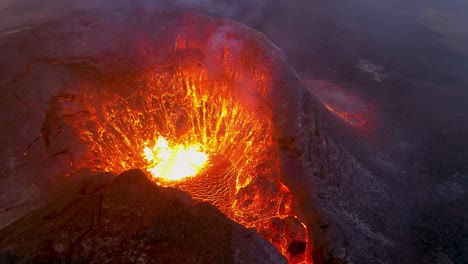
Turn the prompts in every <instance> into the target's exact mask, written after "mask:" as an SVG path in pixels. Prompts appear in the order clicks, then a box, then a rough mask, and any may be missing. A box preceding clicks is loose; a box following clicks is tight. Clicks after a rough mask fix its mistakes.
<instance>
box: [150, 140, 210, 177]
mask: <svg viewBox="0 0 468 264" xmlns="http://www.w3.org/2000/svg"><path fill="white" fill-rule="evenodd" d="M199 148H200V147H199V146H189V147H185V146H183V145H177V146H172V147H171V146H169V143H168V142H167V140H166V139H165V138H164V137H159V138H158V140H157V141H156V144H155V145H154V147H153V148H150V147H145V149H144V154H145V157H146V160H147V161H148V162H149V163H151V164H152V165H151V166H149V167H148V168H147V170H148V171H149V172H150V173H151V174H152V176H153V178H154V179H156V180H160V181H161V182H164V181H168V182H170V181H178V180H183V179H185V178H187V177H194V176H196V175H197V174H198V172H199V171H200V169H202V168H203V166H204V165H205V164H206V162H207V161H208V156H207V154H205V153H203V152H202V151H199V150H198V149H199Z"/></svg>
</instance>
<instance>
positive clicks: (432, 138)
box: [0, 0, 468, 264]
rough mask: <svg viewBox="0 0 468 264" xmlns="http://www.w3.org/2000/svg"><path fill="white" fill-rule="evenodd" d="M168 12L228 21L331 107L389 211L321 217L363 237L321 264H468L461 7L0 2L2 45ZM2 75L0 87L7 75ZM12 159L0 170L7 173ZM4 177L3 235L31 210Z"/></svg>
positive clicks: (465, 39)
mask: <svg viewBox="0 0 468 264" xmlns="http://www.w3.org/2000/svg"><path fill="white" fill-rule="evenodd" d="M166 9H167V10H184V11H193V12H197V13H202V14H205V15H208V16H212V17H222V18H227V19H230V20H234V21H237V22H240V23H242V24H245V25H247V26H248V27H250V28H252V29H254V30H255V31H258V32H261V33H262V34H264V35H265V36H266V38H267V39H268V40H269V41H271V42H272V43H273V44H274V45H275V46H277V47H278V48H279V49H281V50H282V52H284V54H285V55H286V59H287V62H288V63H289V65H290V66H291V68H293V69H294V71H295V73H297V76H298V79H299V82H300V83H301V85H302V86H304V87H306V89H307V91H308V92H309V93H310V94H311V96H312V97H313V98H315V99H316V100H317V102H320V104H321V106H320V107H322V108H323V109H328V112H329V114H330V116H331V118H330V119H326V120H327V121H326V124H327V127H328V128H327V129H328V130H327V131H329V134H330V137H331V138H333V140H335V141H336V142H338V143H337V144H338V145H339V146H341V147H342V149H343V152H346V153H349V155H350V156H351V157H352V160H353V162H356V163H358V164H360V165H359V166H357V167H359V168H360V169H361V167H362V168H364V169H362V170H363V171H364V170H365V171H366V173H367V172H368V173H369V175H372V179H376V182H378V186H379V187H378V188H382V190H384V192H385V194H384V193H383V192H382V193H380V194H379V192H378V191H377V189H375V190H373V191H375V194H372V195H373V196H372V197H373V198H372V199H377V200H378V199H382V200H385V201H386V202H385V204H386V206H387V204H388V207H380V208H379V207H378V206H375V207H374V208H372V206H368V207H366V209H362V210H363V211H366V210H370V211H373V212H372V215H370V214H369V215H367V213H366V212H363V213H362V214H363V219H366V220H365V221H364V220H363V221H362V222H360V221H357V220H356V222H352V221H351V220H349V219H347V218H346V217H349V218H350V219H351V218H353V217H356V218H359V217H360V215H359V214H360V213H357V211H356V215H354V214H353V213H354V212H351V213H350V214H345V213H343V214H342V215H340V216H338V214H336V218H335V219H332V218H333V216H334V215H335V214H334V213H330V210H329V209H328V207H327V206H323V208H321V210H322V209H323V210H324V211H326V213H325V215H327V217H326V218H327V219H330V223H333V222H335V221H336V222H340V221H341V219H345V218H346V219H347V220H346V223H353V224H355V226H356V229H359V230H361V231H362V233H363V235H362V236H360V235H356V233H355V232H354V231H353V230H354V229H352V230H351V229H349V230H348V229H346V227H343V228H341V227H340V228H341V229H336V230H337V231H333V229H332V228H331V229H330V230H331V231H330V232H329V233H328V234H330V235H329V236H327V241H332V242H330V243H331V244H332V245H335V244H336V245H339V246H342V247H343V248H347V247H348V246H349V248H350V249H349V252H348V251H346V253H345V250H342V251H340V249H333V250H334V253H335V254H336V256H337V259H339V261H338V260H334V261H336V262H333V261H332V260H330V259H328V261H327V262H329V263H377V262H374V261H376V260H379V261H380V263H447V264H448V263H460V264H461V263H468V204H467V201H468V1H465V0H453V1H438V0H425V1H423V0H413V1H403V0H387V1H384V0H373V1H371V0H348V1H337V0H328V1H325V0H257V1H253V0H238V1H235V0H232V1H230V0H219V1H215V0H206V1H205V0H174V1H171V0H153V1H151V0H135V1H125V0H116V1H112V0H105V1H92V0H44V1H36V0H0V43H9V42H8V41H9V39H11V38H13V37H14V36H16V34H19V33H20V34H21V32H27V31H28V30H34V29H35V28H36V27H38V26H41V25H43V24H45V23H47V22H49V21H53V20H67V17H68V16H69V15H72V14H76V13H83V14H87V13H89V12H95V11H96V10H104V12H106V13H107V12H108V13H109V14H113V13H119V12H122V13H125V14H127V13H130V12H132V10H146V11H148V10H149V11H151V10H166ZM100 12H101V11H100ZM128 23H129V24H131V21H129V22H128ZM5 45H6V44H5ZM8 53H9V50H2V54H6V55H5V56H7V55H8ZM5 65H7V64H5ZM0 67H2V68H0V77H1V76H3V75H2V74H3V73H5V72H8V71H7V69H6V68H4V67H5V66H4V65H3V64H0ZM0 81H2V80H1V79H0ZM0 84H2V86H0V87H1V88H2V89H4V88H3V83H2V82H0ZM31 89H32V88H31ZM2 95H3V91H2ZM315 99H314V100H315ZM5 120H6V119H5ZM2 123H3V122H2ZM4 124H6V122H4ZM1 136H2V137H4V136H5V135H3V134H2V135H1ZM32 140H34V138H31V141H32ZM8 141H9V139H6V136H5V138H4V139H2V141H1V142H8ZM25 145H27V144H25ZM8 155H9V154H7V152H6V151H5V152H4V153H2V160H1V162H2V163H4V164H2V168H1V169H2V170H0V171H1V172H2V173H5V175H7V174H8V175H10V174H11V175H12V172H11V171H12V170H11V171H10V170H9V169H7V168H6V167H8V166H10V165H8V166H7V165H6V164H7V163H8V162H10V161H9V158H8ZM311 163H314V161H313V160H312V161H311ZM337 163H339V162H337ZM10 167H11V166H10ZM343 168H348V167H343ZM360 169H359V171H360ZM349 170H351V169H349ZM337 171H338V170H337ZM356 171H357V170H356ZM341 172H342V173H347V171H346V169H342V171H341ZM336 173H337V172H336ZM336 173H335V172H332V173H331V174H336ZM350 173H351V172H350ZM353 173H355V172H353ZM358 174H360V173H358ZM362 177H364V176H362ZM6 178H7V177H6V176H4V178H3V179H2V176H0V185H3V186H2V187H0V191H2V193H0V205H1V207H0V211H3V213H4V214H2V215H0V217H5V218H4V219H6V220H2V221H0V223H1V225H0V228H3V227H4V225H5V224H6V223H8V224H9V223H10V222H11V221H10V218H8V219H7V217H10V216H9V215H7V214H6V213H5V212H6V211H7V210H9V209H8V208H10V207H14V206H20V205H21V204H22V202H24V201H26V200H24V201H23V200H21V199H20V198H18V197H20V196H18V195H16V194H12V193H13V191H10V190H7V189H8V188H7V186H6V183H7V181H6V180H5V179H6ZM2 181H3V182H2ZM360 181H361V180H359V181H358V180H356V186H354V185H353V186H349V189H350V190H351V189H353V190H354V191H353V194H356V195H358V194H359V193H360V192H362V193H363V195H366V194H367V192H371V190H369V189H370V188H373V186H374V185H372V184H369V185H366V184H367V183H366V184H361V185H360ZM8 182H10V181H8ZM24 182H28V183H27V184H26V183H25V186H26V185H28V184H31V186H32V185H34V186H36V185H41V184H38V183H36V182H34V180H33V179H29V180H28V181H26V180H24ZM31 182H32V183H33V184H32V183H31ZM349 182H353V180H352V177H350V179H349ZM363 182H364V181H363ZM342 184H344V183H342ZM337 185H339V184H337ZM28 186H30V185H28ZM34 188H36V187H34ZM37 188H38V189H40V188H42V187H37ZM339 188H343V189H347V186H339ZM25 190H26V189H25ZM25 192H26V191H25ZM311 192H312V190H311ZM15 195H16V196H15ZM336 195H337V196H339V195H338V194H336ZM369 195H370V194H369ZM13 196H14V197H16V198H11V197H13ZM317 196H318V197H319V198H317V199H321V198H320V195H318V194H317ZM324 196H325V197H328V196H327V194H325V195H324ZM38 197H39V196H38ZM334 197H335V196H334ZM343 197H344V196H343ZM346 197H351V196H346ZM369 197H370V196H369ZM25 199H26V198H25ZM342 199H345V198H342ZM346 199H348V198H346ZM366 199H367V198H366ZM369 199H370V200H372V199H371V198H369ZM357 200H358V199H357ZM357 200H356V204H357V203H358V202H357ZM11 201H14V202H11ZM10 203H13V204H15V205H14V206H8V204H10ZM25 203H26V202H25ZM382 204H383V203H382ZM337 206H338V205H337ZM33 207H34V206H33ZM344 207H345V206H343V208H344ZM18 208H19V207H18ZM343 208H342V209H343ZM367 208H371V209H367ZM18 210H20V209H18ZM21 210H23V209H21ZM343 211H345V209H343ZM351 211H352V210H351ZM21 212H23V211H21ZM346 212H348V211H346ZM374 212H375V215H374ZM24 213H26V211H24V212H23V213H21V214H24ZM18 214H19V213H18ZM304 214H307V212H305V213H304ZM351 214H353V215H352V217H351V216H350V215H351ZM18 217H19V216H18ZM374 217H375V219H373V218H374ZM0 219H1V218H0ZM15 219H16V218H15ZM11 220H14V219H13V218H11ZM343 221H345V220H343ZM348 221H349V222H348ZM366 221H367V222H366ZM343 223H344V222H343ZM366 223H371V224H369V225H367V224H366ZM327 225H328V224H324V225H323V226H327ZM331 225H333V224H331ZM343 225H345V224H343ZM0 230H1V229H0ZM340 230H344V231H343V232H342V233H341V235H343V236H346V239H345V238H343V239H342V238H341V237H340ZM354 238H355V239H356V241H357V242H356V245H354V247H353V245H352V244H353V239H354ZM376 238H377V239H376ZM333 241H340V242H336V243H335V242H333ZM341 241H347V242H346V243H344V242H341ZM387 242H388V243H387ZM334 243H335V244H334ZM347 243H349V244H351V245H348V244H347ZM361 243H362V244H361ZM344 244H346V246H345V245H344ZM358 244H359V245H358ZM371 244H374V245H371ZM0 245H2V244H1V243H0ZM339 246H330V247H331V248H335V247H336V248H339ZM5 248H6V247H5ZM376 248H377V249H376ZM2 250H3V249H2ZM333 250H331V251H333ZM374 250H375V251H374ZM359 252H363V253H362V256H360V254H359ZM364 252H365V253H364ZM348 254H349V255H352V256H351V257H349V256H347V255H348ZM0 260H2V259H1V258H0ZM0 262H1V261H0ZM13 263H14V261H13ZM291 263H292V262H291ZM317 263H320V262H317Z"/></svg>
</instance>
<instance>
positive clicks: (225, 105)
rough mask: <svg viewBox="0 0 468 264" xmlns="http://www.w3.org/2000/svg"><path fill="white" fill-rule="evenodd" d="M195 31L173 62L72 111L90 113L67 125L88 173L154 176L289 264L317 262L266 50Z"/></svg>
mask: <svg viewBox="0 0 468 264" xmlns="http://www.w3.org/2000/svg"><path fill="white" fill-rule="evenodd" d="M189 24H190V23H189ZM210 28H211V30H213V27H211V26H210ZM185 32H187V33H185V34H181V35H177V36H174V37H172V40H171V41H173V46H172V47H171V48H170V51H168V54H166V55H165V56H166V57H167V58H170V60H171V62H170V63H167V64H155V65H151V66H150V67H149V68H147V69H143V70H142V71H140V72H138V73H137V74H135V75H134V76H130V77H127V78H126V79H124V80H123V81H122V79H118V81H108V80H104V81H102V80H95V79H93V80H91V81H86V82H84V84H83V96H82V97H81V98H80V100H78V101H79V103H78V104H77V105H74V106H68V107H71V108H73V109H80V110H81V111H80V112H82V113H86V114H83V116H82V118H70V119H67V120H66V122H68V124H69V125H71V126H72V127H74V128H76V129H77V131H79V136H80V138H81V140H82V141H83V142H84V143H85V144H86V146H87V148H88V151H87V154H86V156H85V158H84V159H83V160H84V164H83V166H84V167H87V168H92V169H94V170H100V171H102V170H104V171H112V172H117V173H119V172H122V171H125V170H128V169H132V168H144V169H146V170H147V172H148V174H150V176H149V177H151V178H152V179H153V180H154V181H155V182H156V183H158V184H160V185H163V186H171V187H176V188H179V189H181V190H183V191H185V192H187V193H188V194H190V195H191V196H192V197H193V198H194V199H196V200H199V201H205V202H209V203H211V204H213V205H215V206H216V207H217V208H218V209H219V210H221V211H222V212H223V213H224V214H226V215H227V216H228V217H230V218H231V219H233V220H235V221H237V222H239V223H240V224H242V225H244V226H246V227H251V228H254V229H256V230H257V232H258V233H259V234H260V235H261V236H262V237H263V238H264V239H266V240H268V241H270V242H271V243H273V244H274V245H275V246H276V248H277V249H278V250H279V251H280V252H281V253H282V254H283V255H284V256H285V257H286V258H287V259H288V261H289V263H312V260H311V256H310V255H311V254H310V251H311V249H310V248H309V233H308V230H307V228H306V226H305V225H304V224H303V223H302V222H301V221H300V220H299V219H298V217H297V216H296V214H295V213H294V212H293V211H292V209H291V207H292V206H291V203H292V197H291V193H290V191H289V189H288V188H287V187H286V186H285V185H284V184H283V183H282V182H281V180H280V178H281V174H280V158H279V152H278V149H279V147H278V143H277V142H276V141H275V140H274V136H273V134H272V133H273V123H272V122H273V121H272V119H273V118H272V113H271V109H269V107H270V106H269V105H268V104H267V103H266V102H265V98H267V97H268V93H269V92H270V91H271V86H272V72H271V69H270V67H269V62H268V60H267V59H266V57H264V55H262V53H261V52H259V50H261V47H260V46H258V44H257V43H256V41H255V40H253V39H250V40H249V39H246V40H243V39H241V38H240V37H239V36H238V35H236V34H235V33H233V32H232V31H230V29H228V28H222V27H220V28H218V29H217V31H216V32H213V31H208V32H207V34H206V35H204V37H206V39H203V37H198V38H197V37H193V36H190V34H201V33H200V32H198V31H193V30H189V29H188V30H185ZM202 35H203V34H202ZM167 42H170V41H169V40H168V41H166V42H165V43H167ZM142 47H145V45H143V44H142Z"/></svg>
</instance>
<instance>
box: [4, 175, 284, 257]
mask: <svg viewBox="0 0 468 264" xmlns="http://www.w3.org/2000/svg"><path fill="white" fill-rule="evenodd" d="M0 248H1V250H0V262H1V263H55V262H61V263H70V262H71V263H83V262H85V263H285V262H286V260H285V259H284V257H283V256H282V255H281V254H280V253H279V252H278V251H277V250H276V249H275V248H274V246H273V245H271V244H269V243H267V242H266V241H264V240H262V239H261V238H260V237H259V235H258V234H256V233H255V232H254V231H253V230H248V229H246V228H244V227H242V226H240V225H239V224H237V223H235V222H233V221H231V220H229V219H228V218H227V217H226V216H225V215H223V214H222V213H221V212H219V210H218V209H216V207H214V206H212V205H210V204H207V203H196V202H194V201H192V200H191V198H189V197H187V196H186V195H185V194H184V193H181V192H180V191H177V190H176V189H171V188H162V187H158V186H157V185H155V184H154V183H153V182H151V181H150V180H148V179H147V177H146V175H145V174H144V173H143V172H141V171H139V170H130V171H126V172H124V173H122V174H120V175H119V176H117V177H115V176H113V175H111V174H104V175H95V176H89V177H85V178H84V179H83V180H82V181H81V182H80V183H79V184H74V185H73V186H71V187H70V188H66V190H65V191H64V192H62V193H61V194H60V195H58V197H57V198H56V199H55V200H54V201H53V202H52V203H50V204H48V205H46V206H44V207H42V208H39V209H37V210H35V211H33V212H31V213H29V214H27V215H26V216H24V217H22V218H21V219H19V220H18V221H16V222H14V223H13V224H11V225H9V226H8V227H7V228H4V229H3V230H1V231H0Z"/></svg>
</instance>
